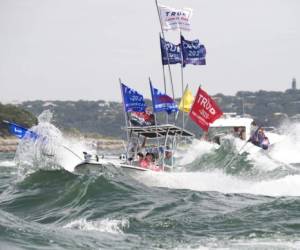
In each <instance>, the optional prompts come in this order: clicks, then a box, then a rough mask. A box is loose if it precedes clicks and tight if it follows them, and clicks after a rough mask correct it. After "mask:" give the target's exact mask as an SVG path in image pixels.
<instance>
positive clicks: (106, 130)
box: [19, 89, 300, 138]
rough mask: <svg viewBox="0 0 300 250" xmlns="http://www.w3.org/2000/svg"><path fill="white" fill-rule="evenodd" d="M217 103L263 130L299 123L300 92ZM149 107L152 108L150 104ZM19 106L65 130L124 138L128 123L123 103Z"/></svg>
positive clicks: (245, 93) (243, 94)
mask: <svg viewBox="0 0 300 250" xmlns="http://www.w3.org/2000/svg"><path fill="white" fill-rule="evenodd" d="M214 99H215V100H216V101H217V103H218V104H219V105H220V107H221V109H222V110H223V112H236V113H237V114H242V113H243V112H244V113H245V114H249V115H251V116H252V117H253V118H254V119H255V120H256V121H257V123H258V124H261V125H263V126H278V125H279V124H280V123H281V122H282V121H283V120H285V119H296V118H297V117H299V116H300V90H292V89H289V90H286V91H285V92H275V91H258V92H248V91H239V92H237V93H236V95H235V96H225V95H223V94H217V95H215V96H214ZM147 103H148V104H149V105H150V101H149V100H147ZM19 106H20V107H21V108H24V109H26V110H27V111H29V112H31V113H33V114H34V115H36V116H37V115H39V114H40V113H41V112H42V111H43V110H46V109H50V110H51V111H52V112H53V115H54V121H53V123H54V124H55V125H56V126H57V127H59V128H60V129H63V130H69V131H74V132H76V131H80V132H82V133H96V134H100V135H103V136H109V137H118V138H120V137H122V136H124V135H125V133H124V131H123V130H122V127H123V126H124V125H125V123H124V114H123V107H122V103H120V102H106V101H103V100H99V101H82V100H80V101H26V102H23V103H21V104H20V105H19ZM172 118H173V117H171V119H172ZM187 119H188V118H186V120H187ZM181 120H182V119H181V117H180V116H179V118H178V122H179V123H180V122H181ZM158 121H160V122H161V123H162V122H164V118H163V114H160V117H158ZM187 128H188V129H190V130H192V131H193V132H194V133H195V134H197V135H198V134H199V133H201V130H200V129H199V128H198V127H197V126H196V125H194V124H193V122H192V121H188V122H187Z"/></svg>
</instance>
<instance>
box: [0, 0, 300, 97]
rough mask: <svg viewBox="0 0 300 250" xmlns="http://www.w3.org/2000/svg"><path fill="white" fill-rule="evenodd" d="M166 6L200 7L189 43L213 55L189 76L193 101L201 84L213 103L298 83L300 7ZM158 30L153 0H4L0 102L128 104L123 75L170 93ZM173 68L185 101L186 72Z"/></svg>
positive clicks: (269, 0)
mask: <svg viewBox="0 0 300 250" xmlns="http://www.w3.org/2000/svg"><path fill="white" fill-rule="evenodd" d="M159 2H160V4H163V5H167V6H171V7H176V8H181V7H190V8H192V9H193V17H192V20H191V25H192V31H191V32H184V34H183V35H184V36H185V38H186V39H189V40H193V39H200V41H201V42H202V43H203V44H204V45H205V46H206V49H207V65H206V66H194V65H187V67H186V69H185V70H184V79H185V84H187V83H188V84H189V86H190V87H191V89H192V91H193V92H194V93H195V92H196V89H197V86H198V85H199V84H201V85H202V86H203V88H204V89H205V90H206V91H207V92H208V93H209V94H211V95H214V94H217V93H223V94H225V95H235V94H236V92H237V91H252V92H253V91H259V90H266V91H285V90H286V89H288V88H290V87H291V82H292V78H296V80H297V77H299V63H298V60H299V58H300V46H299V44H300V29H299V25H300V17H299V13H300V2H299V1H297V0H286V1H282V0H263V1H262V0H251V1H250V0H242V1H241V0H227V1H226V3H225V1H222V0H213V1H211V0H189V1H183V0H172V1H171V0H165V1H159ZM159 32H160V26H159V21H158V16H157V12H156V6H155V2H154V0H151V1H150V0H148V1H138V0H133V1H131V2H130V5H129V4H128V2H124V1H120V0H111V1H96V0H89V1H82V0H73V1H71V0H61V1H58V0H26V1H24V0H0V84H1V85H0V86H1V90H2V91H1V93H2V95H1V96H0V102H2V103H7V102H13V101H19V102H22V101H26V100H49V101H54V100H62V101H68V100H69V101H77V100H80V99H81V100H106V101H118V102H120V101H121V95H120V88H119V82H118V78H119V77H120V78H121V79H122V80H123V81H124V83H126V84H128V85H129V86H130V87H132V88H135V89H136V90H137V91H139V92H141V93H143V94H144V95H145V97H146V98H149V97H150V91H149V86H148V77H149V76H151V79H152V82H153V84H154V85H155V87H157V88H160V89H163V77H162V66H161V58H160V48H159V40H158V33H159ZM166 39H167V40H168V41H170V42H173V43H178V41H179V34H178V32H175V31H169V32H167V33H166ZM171 67H172V73H173V79H174V83H175V87H176V91H175V94H176V97H179V96H180V94H181V82H180V66H179V65H176V66H171ZM166 70H167V68H166ZM166 73H167V71H166ZM298 85H299V84H298ZM168 93H169V94H170V85H169V84H168Z"/></svg>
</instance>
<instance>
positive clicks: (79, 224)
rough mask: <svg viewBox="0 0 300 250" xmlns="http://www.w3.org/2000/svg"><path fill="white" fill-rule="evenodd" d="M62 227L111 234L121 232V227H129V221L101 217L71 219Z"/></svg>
mask: <svg viewBox="0 0 300 250" xmlns="http://www.w3.org/2000/svg"><path fill="white" fill-rule="evenodd" d="M63 227H64V228H70V229H77V230H83V231H99V232H107V233H112V234H123V233H124V232H123V229H124V228H128V227H129V221H128V220H127V219H121V220H117V219H102V220H96V221H88V220H87V219H85V218H84V219H77V220H74V221H71V222H69V223H67V224H66V225H65V226H63Z"/></svg>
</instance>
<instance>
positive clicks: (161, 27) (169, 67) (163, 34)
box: [155, 0, 175, 100]
mask: <svg viewBox="0 0 300 250" xmlns="http://www.w3.org/2000/svg"><path fill="white" fill-rule="evenodd" d="M155 4H156V9H157V14H158V18H159V24H160V29H161V34H162V37H163V39H164V40H166V39H165V32H164V30H163V26H162V21H161V18H160V12H159V8H158V2H157V0H155ZM166 52H167V59H168V69H169V75H170V82H171V87H172V96H173V100H175V94H174V87H173V78H172V72H171V66H170V61H169V55H168V51H166ZM162 67H164V65H162ZM165 84H166V83H165ZM165 89H166V87H165Z"/></svg>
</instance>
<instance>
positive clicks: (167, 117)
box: [159, 33, 169, 124]
mask: <svg viewBox="0 0 300 250" xmlns="http://www.w3.org/2000/svg"><path fill="white" fill-rule="evenodd" d="M159 44H160V46H161V36H160V33H159ZM167 53H168V52H167ZM161 56H162V55H161ZM161 66H162V72H163V78H164V88H165V94H167V84H166V73H165V67H164V65H163V62H161ZM166 123H167V124H168V123H169V115H168V113H167V114H166Z"/></svg>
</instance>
